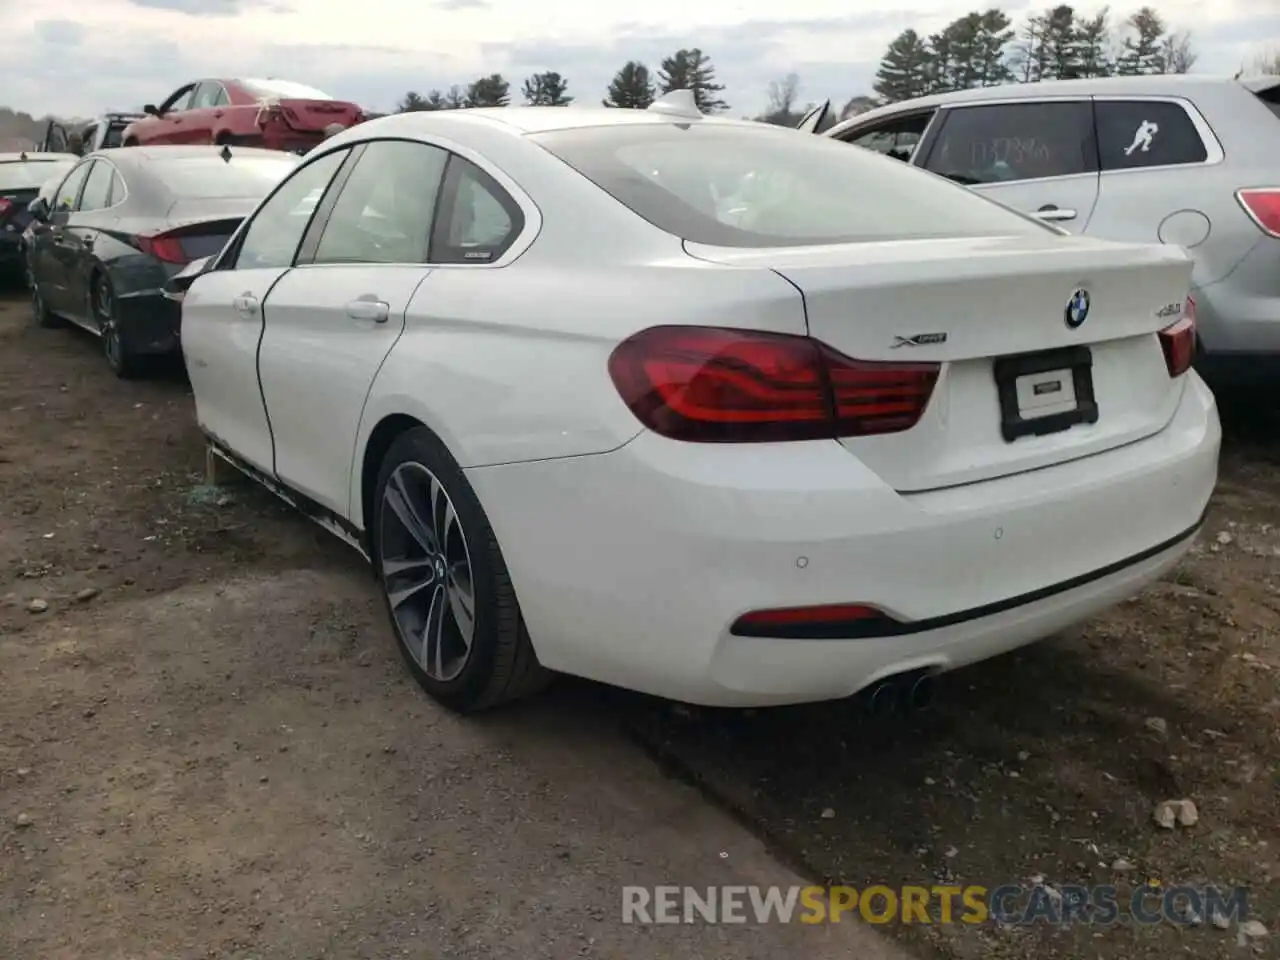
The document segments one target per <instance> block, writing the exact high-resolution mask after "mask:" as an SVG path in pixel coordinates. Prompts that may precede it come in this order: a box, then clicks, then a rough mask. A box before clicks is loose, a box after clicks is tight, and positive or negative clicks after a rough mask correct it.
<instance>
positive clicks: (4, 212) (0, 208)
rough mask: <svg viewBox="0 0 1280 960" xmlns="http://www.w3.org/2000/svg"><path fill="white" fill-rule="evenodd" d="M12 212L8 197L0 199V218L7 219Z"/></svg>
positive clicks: (11, 204)
mask: <svg viewBox="0 0 1280 960" xmlns="http://www.w3.org/2000/svg"><path fill="white" fill-rule="evenodd" d="M11 210H13V201H12V200H10V199H9V198H8V197H0V217H7V216H8V215H9V212H10V211H11Z"/></svg>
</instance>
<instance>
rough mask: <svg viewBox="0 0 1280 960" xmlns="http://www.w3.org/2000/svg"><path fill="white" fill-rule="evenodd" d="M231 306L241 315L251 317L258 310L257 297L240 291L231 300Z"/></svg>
mask: <svg viewBox="0 0 1280 960" xmlns="http://www.w3.org/2000/svg"><path fill="white" fill-rule="evenodd" d="M231 306H233V307H235V310H236V313H238V314H240V315H241V316H245V317H251V316H253V315H254V314H255V313H257V312H258V298H257V297H255V296H254V295H253V294H252V293H242V294H240V296H238V297H236V298H235V299H233V300H232V301H231Z"/></svg>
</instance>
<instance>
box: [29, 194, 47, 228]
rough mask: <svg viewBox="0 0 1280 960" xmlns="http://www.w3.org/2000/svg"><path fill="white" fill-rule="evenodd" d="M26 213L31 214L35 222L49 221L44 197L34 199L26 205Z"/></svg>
mask: <svg viewBox="0 0 1280 960" xmlns="http://www.w3.org/2000/svg"><path fill="white" fill-rule="evenodd" d="M27 213H29V214H31V216H32V218H33V219H35V220H40V221H42V222H43V221H45V220H48V219H49V201H48V200H46V199H45V198H44V197H36V198H35V199H34V200H32V201H31V202H30V203H28V204H27Z"/></svg>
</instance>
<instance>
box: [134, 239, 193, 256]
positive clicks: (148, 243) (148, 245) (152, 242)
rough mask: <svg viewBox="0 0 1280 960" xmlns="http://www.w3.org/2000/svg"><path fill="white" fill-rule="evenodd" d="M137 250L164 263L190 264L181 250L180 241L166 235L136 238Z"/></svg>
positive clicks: (184, 252)
mask: <svg viewBox="0 0 1280 960" xmlns="http://www.w3.org/2000/svg"><path fill="white" fill-rule="evenodd" d="M137 241H138V249H139V250H141V251H142V252H143V253H145V254H147V255H148V256H152V257H155V258H156V259H157V260H160V261H163V262H164V263H190V262H191V258H190V257H188V256H187V254H186V251H184V250H183V249H182V241H181V240H179V239H178V238H177V237H175V236H173V235H171V234H167V233H152V234H143V235H141V236H139V237H138V238H137Z"/></svg>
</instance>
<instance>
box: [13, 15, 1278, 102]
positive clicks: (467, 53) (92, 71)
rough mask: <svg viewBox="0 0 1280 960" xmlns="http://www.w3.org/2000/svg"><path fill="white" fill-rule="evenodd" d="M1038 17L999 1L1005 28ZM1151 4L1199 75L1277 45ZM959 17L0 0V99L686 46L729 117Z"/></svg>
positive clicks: (868, 65) (84, 96)
mask: <svg viewBox="0 0 1280 960" xmlns="http://www.w3.org/2000/svg"><path fill="white" fill-rule="evenodd" d="M1048 5H1049V3H1047V2H1036V3H1027V2H1026V0H1011V2H1009V3H1006V4H1004V5H1003V6H1004V9H1005V10H1006V11H1007V12H1008V13H1009V14H1010V15H1011V16H1013V17H1014V18H1015V20H1020V19H1021V18H1022V17H1023V16H1024V15H1025V13H1026V12H1027V10H1028V9H1040V8H1042V7H1044V6H1048ZM1140 5H1141V4H1140V3H1138V2H1128V0H1126V2H1113V3H1112V4H1111V9H1112V12H1113V15H1114V17H1115V19H1116V20H1117V21H1118V20H1120V19H1122V18H1123V17H1124V16H1126V15H1127V14H1128V13H1130V12H1131V11H1132V10H1133V9H1136V8H1137V7H1138V6H1140ZM1156 5H1157V8H1158V9H1159V10H1160V12H1161V13H1162V14H1163V15H1164V16H1165V18H1166V19H1167V20H1168V22H1169V23H1170V25H1171V26H1172V27H1174V28H1176V29H1186V28H1190V29H1191V30H1192V34H1193V38H1194V40H1195V45H1196V47H1197V49H1198V51H1199V53H1200V61H1199V63H1198V64H1197V69H1198V70H1203V71H1206V72H1232V71H1234V70H1235V69H1237V68H1238V67H1239V65H1240V63H1241V62H1242V60H1245V59H1247V58H1248V57H1250V56H1251V55H1252V54H1253V53H1254V52H1257V51H1261V50H1263V49H1266V48H1268V47H1280V10H1278V9H1277V6H1276V0H1213V2H1212V3H1205V2H1203V0H1166V2H1163V3H1158V4H1156ZM973 6H981V5H980V4H974V3H972V2H969V3H966V2H955V0H912V2H911V7H912V9H909V8H904V6H903V5H902V4H901V3H893V2H885V0H860V2H859V3H857V4H852V3H850V2H849V0H793V2H792V3H790V4H785V5H784V4H781V3H778V4H765V3H763V2H761V0H735V2H730V0H710V2H706V3H702V4H690V3H688V2H686V0H652V2H650V3H648V4H647V5H645V7H644V8H643V14H642V15H638V14H637V13H636V12H635V11H633V10H630V9H628V10H626V11H619V9H618V7H617V6H616V5H612V4H599V5H592V4H587V3H586V2H585V0H542V2H540V3H538V4H531V3H528V2H522V0H426V2H424V0H362V2H360V3H358V4H352V3H351V2H350V0H95V2H94V4H93V5H92V6H90V5H82V4H81V3H78V2H77V3H75V4H74V5H73V4H72V2H71V0H42V2H41V3H40V4H38V5H35V4H32V5H26V4H19V3H17V2H16V0H0V9H3V13H4V19H5V23H6V27H7V29H6V39H7V40H8V44H7V49H8V50H9V55H8V56H7V57H6V58H5V61H4V62H2V63H0V89H3V90H4V98H5V99H6V100H8V101H9V103H10V105H11V106H14V107H16V108H18V109H26V110H29V111H34V112H36V113H44V112H56V113H62V114H68V113H70V114H77V115H86V114H89V113H93V112H95V111H98V110H102V109H125V108H133V107H137V106H139V105H140V104H141V103H142V102H144V101H156V100H159V99H162V98H163V97H164V96H165V95H166V94H167V93H168V92H169V91H171V90H173V89H174V88H176V87H177V86H178V85H179V84H181V83H183V82H185V81H187V80H189V79H194V78H197V77H202V76H236V75H259V76H261V75H264V74H265V75H274V76H280V77H286V78H288V79H293V80H297V81H299V82H303V83H309V84H312V85H314V86H318V87H321V88H322V89H326V90H328V91H329V92H330V93H332V94H333V95H334V96H339V97H344V98H348V99H352V100H356V101H357V102H360V103H361V104H363V105H364V106H366V107H370V108H375V109H389V108H391V107H392V106H393V104H394V102H395V100H396V99H397V98H398V97H400V96H401V95H403V93H404V92H405V91H406V90H409V89H416V90H419V91H422V92H425V91H426V90H429V89H431V88H438V87H446V86H448V85H449V84H451V83H458V84H465V83H467V82H469V81H470V80H472V79H474V78H475V77H477V76H479V75H482V74H486V73H491V72H495V71H497V72H502V73H503V74H504V75H506V76H507V78H508V79H509V80H510V81H511V82H512V87H513V90H516V89H518V87H519V84H520V81H521V80H522V79H523V77H524V76H526V75H527V74H529V73H531V72H534V71H536V70H541V69H555V70H559V71H560V72H561V73H562V74H564V75H565V76H566V77H567V78H568V79H569V83H570V92H571V93H573V94H574V95H576V96H577V97H578V98H579V99H580V100H582V101H583V102H595V101H596V100H598V98H599V97H600V96H601V95H602V94H603V91H604V87H605V85H606V84H607V83H608V80H609V78H610V76H611V75H612V74H613V72H614V71H616V70H617V68H618V67H620V66H621V65H622V63H623V62H625V61H626V60H628V59H640V60H644V61H646V62H648V63H649V65H650V66H651V68H655V69H656V67H657V65H658V64H657V61H658V60H659V59H660V58H661V57H662V56H665V55H667V54H669V53H671V52H673V51H674V50H676V49H677V48H679V47H682V46H699V47H701V48H702V49H703V50H705V51H706V52H707V53H708V54H709V55H710V56H711V57H712V59H713V62H714V63H715V65H716V67H717V69H718V74H719V79H720V81H721V82H722V83H724V84H725V85H726V87H727V89H726V91H725V98H726V99H727V100H728V101H729V102H730V103H731V104H732V105H733V108H734V111H733V112H734V113H751V112H755V111H756V110H758V109H759V108H760V107H761V105H762V100H763V99H764V90H765V88H766V86H767V84H768V83H769V81H770V80H773V79H776V78H778V77H779V76H781V75H783V74H785V73H787V72H790V71H793V70H794V71H795V72H796V73H798V74H799V75H800V77H801V82H802V91H801V93H802V97H804V98H805V99H810V100H816V99H820V98H824V97H828V96H829V97H833V98H847V97H848V96H851V95H853V94H856V93H862V92H866V91H867V89H868V87H869V85H870V81H871V76H872V75H873V73H874V71H875V65H876V63H877V61H878V60H879V58H880V56H881V55H882V53H883V51H884V48H885V45H886V44H887V43H888V42H889V40H891V39H892V38H893V36H894V35H895V34H896V33H898V32H899V31H901V30H902V29H903V28H905V27H908V26H911V27H915V28H916V29H917V30H920V31H921V32H930V31H933V30H936V29H938V28H940V27H941V26H943V25H945V24H946V23H947V22H948V21H950V20H951V19H953V18H955V17H957V16H960V15H962V14H964V13H965V12H967V11H968V9H969V8H971V7H973ZM1092 6H1093V5H1092V4H1091V5H1087V6H1086V5H1082V8H1083V9H1084V10H1085V11H1088V12H1091V8H1092ZM784 10H785V12H783V11H784ZM851 10H856V11H857V12H856V13H851V12H850V11H851ZM77 28H79V29H77ZM28 32H29V33H30V36H31V39H30V41H29V42H27V43H24V42H23V39H22V37H23V34H24V33H28Z"/></svg>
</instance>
